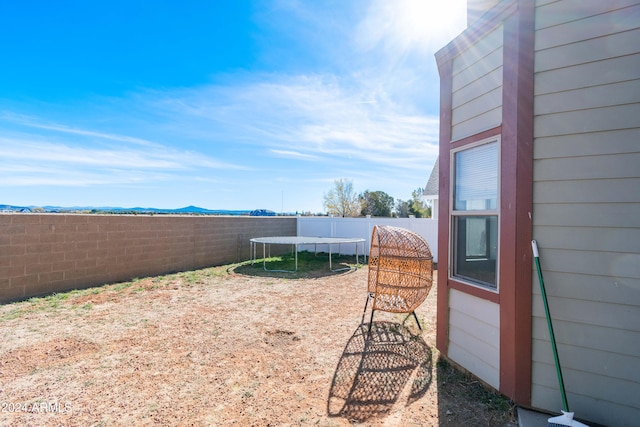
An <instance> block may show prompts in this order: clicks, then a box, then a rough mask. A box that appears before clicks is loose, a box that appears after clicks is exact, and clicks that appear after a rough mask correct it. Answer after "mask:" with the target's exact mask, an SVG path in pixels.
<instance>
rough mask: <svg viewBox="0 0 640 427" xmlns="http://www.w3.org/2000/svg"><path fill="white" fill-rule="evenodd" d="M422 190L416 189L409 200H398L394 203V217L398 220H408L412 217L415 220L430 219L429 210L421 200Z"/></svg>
mask: <svg viewBox="0 0 640 427" xmlns="http://www.w3.org/2000/svg"><path fill="white" fill-rule="evenodd" d="M423 191H424V190H423V189H422V188H417V189H415V190H413V192H412V193H411V200H407V201H404V200H400V199H398V202H397V203H396V215H397V216H398V218H408V217H409V215H413V216H415V217H416V218H431V208H430V207H429V206H428V205H427V203H426V202H425V200H424V199H423V198H422V192H423Z"/></svg>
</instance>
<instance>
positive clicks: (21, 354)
mask: <svg viewBox="0 0 640 427" xmlns="http://www.w3.org/2000/svg"><path fill="white" fill-rule="evenodd" d="M366 275H367V268H366V266H365V267H363V268H360V269H358V270H357V271H348V272H344V273H338V274H336V273H329V272H327V271H326V270H322V271H319V272H316V273H315V274H304V275H301V274H287V273H268V274H265V273H264V272H263V271H262V269H261V266H259V267H258V266H250V265H237V266H231V267H228V266H227V267H217V268H210V269H205V270H200V271H196V272H187V273H178V274H174V275H168V276H163V277H155V278H145V279H140V280H134V281H132V282H128V283H121V284H114V285H108V286H103V287H100V288H93V289H89V290H83V291H74V292H72V293H67V294H58V295H55V296H51V297H47V298H38V299H31V300H29V301H24V302H19V303H14V304H7V305H4V306H1V307H0V402H1V404H2V408H1V413H0V425H2V426H24V425H34V426H35V425H38V426H44V425H49V426H59V425H65V426H66V425H72V426H102V425H104V426H110V425H136V426H145V425H158V426H170V425H184V426H187V425H189V426H190V425H195V426H228V425H240V426H284V425H290V426H297V425H300V426H306V425H320V426H345V425H351V424H359V423H360V424H363V425H370V426H436V425H451V426H475V425H477V426H505V425H515V424H514V417H513V413H514V410H513V408H512V407H511V406H510V403H509V402H508V401H506V400H504V399H502V398H501V397H500V396H498V395H496V394H493V393H491V392H490V391H487V390H486V389H484V388H483V387H482V386H481V385H480V384H478V382H477V381H475V380H474V379H473V378H471V377H469V376H467V375H464V374H462V373H460V372H459V371H457V370H456V369H454V368H453V367H452V366H450V365H449V364H447V363H446V362H439V361H438V359H439V357H438V352H437V350H436V348H435V316H436V311H435V297H436V292H435V286H434V288H433V290H432V293H431V294H430V297H429V299H428V300H427V302H426V303H425V304H423V306H421V308H420V309H419V310H418V312H417V314H418V316H419V319H420V322H421V323H422V325H423V329H424V331H423V332H422V333H419V332H420V331H419V330H418V329H417V327H416V324H415V320H414V319H413V318H409V319H407V320H406V322H404V325H403V320H404V319H405V316H399V315H390V314H386V313H376V317H375V319H374V325H373V332H372V335H371V338H370V339H368V340H365V339H364V338H365V334H366V328H365V329H363V328H362V327H361V319H362V310H363V307H364V303H365V297H366V292H365V288H366ZM368 322H369V318H368V315H367V317H366V319H365V323H368Z"/></svg>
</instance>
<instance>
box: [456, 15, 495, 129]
mask: <svg viewBox="0 0 640 427" xmlns="http://www.w3.org/2000/svg"><path fill="white" fill-rule="evenodd" d="M502 33H503V28H502V26H501V25H500V26H498V27H497V28H496V29H495V30H493V31H491V32H490V33H489V34H487V35H486V36H485V37H484V38H482V39H481V40H480V41H478V42H477V43H476V44H474V46H473V49H468V50H467V51H465V52H463V53H462V54H460V55H458V56H457V57H456V58H455V59H454V60H453V80H452V116H451V125H452V128H451V139H452V140H457V139H460V138H464V137H466V136H469V135H473V134H477V133H479V132H482V131H484V130H487V129H491V128H494V127H496V126H498V125H500V124H501V123H502V57H503V51H502V44H503V36H502Z"/></svg>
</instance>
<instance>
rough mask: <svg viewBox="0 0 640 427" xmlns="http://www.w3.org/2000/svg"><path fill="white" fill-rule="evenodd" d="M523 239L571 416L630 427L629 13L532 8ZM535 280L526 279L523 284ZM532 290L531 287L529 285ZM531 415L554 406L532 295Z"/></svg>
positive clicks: (635, 408) (638, 384)
mask: <svg viewBox="0 0 640 427" xmlns="http://www.w3.org/2000/svg"><path fill="white" fill-rule="evenodd" d="M535 25H536V33H535V77H534V93H535V100H534V113H535V117H534V212H533V224H534V230H533V231H534V233H533V234H534V237H535V239H536V240H537V241H538V244H539V246H540V256H541V263H542V267H543V271H544V278H545V283H546V285H547V293H548V296H549V304H550V310H551V314H552V316H553V318H554V328H555V335H556V339H557V341H558V345H559V353H560V362H561V364H562V366H563V374H564V379H565V386H566V389H567V392H568V399H569V404H570V406H571V409H572V410H573V411H575V412H576V413H577V414H579V415H580V416H581V417H583V418H585V419H589V420H591V421H594V422H598V423H603V424H608V421H609V418H608V417H607V415H608V414H614V413H615V414H616V417H615V418H616V422H617V425H634V424H635V423H637V420H638V419H640V400H638V398H637V396H638V395H640V2H639V1H638V0H633V1H629V0H626V1H623V0H613V1H607V2H596V1H593V2H584V1H578V0H563V1H547V0H538V1H537V2H536V15H535ZM534 275H535V273H534ZM534 283H536V284H537V276H536V278H535V280H534ZM533 289H534V297H533V316H534V319H533V355H532V357H533V364H532V400H531V403H532V406H534V407H537V408H542V409H547V410H552V411H558V410H559V409H560V408H561V399H560V394H559V391H558V383H557V378H556V374H555V368H554V364H553V358H552V357H553V356H552V352H551V346H550V343H549V336H548V335H549V334H548V330H547V325H546V321H545V319H544V309H543V307H542V303H541V296H540V292H539V287H538V286H534V288H533Z"/></svg>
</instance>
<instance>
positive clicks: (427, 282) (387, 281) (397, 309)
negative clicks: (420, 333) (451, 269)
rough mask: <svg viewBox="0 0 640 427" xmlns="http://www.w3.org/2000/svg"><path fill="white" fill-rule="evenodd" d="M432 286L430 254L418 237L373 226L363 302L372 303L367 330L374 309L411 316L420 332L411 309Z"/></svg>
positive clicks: (405, 231) (402, 230)
mask: <svg viewBox="0 0 640 427" xmlns="http://www.w3.org/2000/svg"><path fill="white" fill-rule="evenodd" d="M432 284H433V255H432V254H431V250H430V249H429V244H428V243H427V242H426V241H425V240H424V239H423V238H422V236H420V235H418V234H416V233H414V232H412V231H409V230H406V229H404V228H399V227H391V226H386V225H382V226H375V227H374V228H373V233H372V235H371V249H370V253H369V283H368V289H367V291H368V295H367V301H366V302H365V305H364V312H363V313H362V323H364V317H365V313H366V311H367V305H368V304H369V299H372V300H373V305H372V309H371V320H370V322H369V331H371V325H372V324H373V314H374V312H375V311H376V310H382V311H388V312H392V313H409V315H411V314H413V317H414V318H415V319H416V323H417V324H418V328H419V329H420V330H422V327H421V326H420V322H419V321H418V316H416V313H415V309H416V308H417V307H418V306H419V305H420V304H422V303H423V302H424V300H425V299H426V298H427V296H428V295H429V291H430V290H431V285H432Z"/></svg>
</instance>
